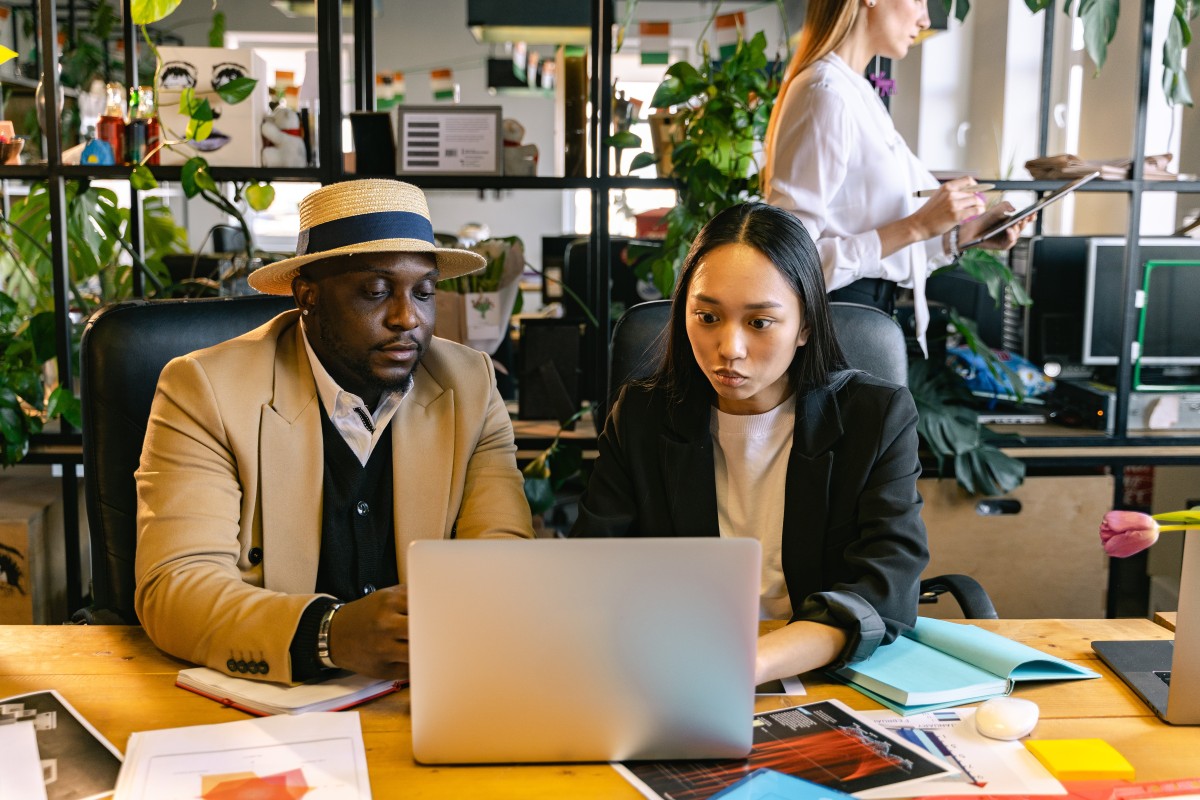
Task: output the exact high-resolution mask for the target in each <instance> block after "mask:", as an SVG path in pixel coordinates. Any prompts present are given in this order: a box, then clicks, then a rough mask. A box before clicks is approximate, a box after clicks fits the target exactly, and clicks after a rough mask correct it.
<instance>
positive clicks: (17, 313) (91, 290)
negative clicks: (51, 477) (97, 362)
mask: <svg viewBox="0 0 1200 800" xmlns="http://www.w3.org/2000/svg"><path fill="white" fill-rule="evenodd" d="M66 188H67V192H66V208H67V215H66V230H67V241H66V249H67V263H68V265H69V270H70V272H69V275H68V282H67V290H68V293H69V298H68V302H69V304H70V309H69V313H70V315H71V319H72V320H73V323H74V324H73V325H72V353H73V354H74V353H75V352H77V350H78V343H79V337H80V335H81V334H82V329H83V323H84V321H85V320H86V319H87V317H88V316H89V315H90V314H91V312H92V311H94V310H95V309H97V308H99V307H100V306H101V305H103V304H104V303H108V302H113V301H116V300H121V299H125V298H127V297H130V296H131V295H132V293H133V273H134V271H135V270H137V271H140V272H141V273H142V275H143V276H144V278H145V280H146V284H147V286H149V287H150V294H151V295H155V294H169V293H172V292H173V291H174V290H175V288H176V287H173V286H172V285H171V283H170V278H169V273H168V271H167V268H166V266H165V264H164V263H163V260H162V257H163V256H164V255H165V254H167V253H173V252H182V251H183V249H184V247H185V244H186V239H187V237H186V233H185V231H184V230H183V229H182V228H180V227H179V226H177V225H176V224H175V220H174V218H173V217H172V216H171V212H170V210H169V209H168V208H167V207H166V205H165V204H163V203H162V202H161V201H160V200H158V199H156V198H147V199H146V200H145V201H144V206H143V207H144V214H143V236H144V241H145V249H144V254H143V256H142V257H138V256H137V254H136V253H134V252H133V251H132V248H131V246H130V245H129V243H128V240H129V218H130V212H129V209H126V208H121V207H120V205H119V204H118V200H117V196H116V194H115V193H114V192H113V191H112V190H110V189H101V188H98V187H95V186H92V185H90V184H87V183H84V182H75V181H72V182H69V183H67V184H66ZM50 237H51V220H50V200H49V191H48V188H47V185H46V184H45V183H44V182H39V183H35V184H33V185H32V186H31V187H30V190H29V194H28V195H26V196H25V197H24V198H21V199H18V200H15V201H14V202H13V203H12V205H11V208H10V210H9V213H8V214H7V215H0V286H4V287H5V288H6V289H7V291H6V292H0V360H2V362H3V363H2V364H0V466H8V465H11V464H14V463H16V462H17V461H20V460H21V459H22V458H23V457H24V455H25V453H26V452H27V451H28V448H29V437H30V436H32V435H34V434H37V433H39V432H40V431H41V430H42V428H43V426H44V425H45V423H46V422H48V421H49V420H51V419H53V418H55V417H57V416H60V415H61V416H63V417H65V418H66V419H67V420H68V421H69V422H70V423H71V424H73V425H76V426H78V425H79V424H80V419H79V410H78V408H79V405H78V400H77V399H76V397H75V396H74V394H73V393H72V392H71V390H70V388H69V387H65V386H61V385H59V384H57V381H56V378H55V376H54V374H53V371H52V370H49V369H48V365H49V364H51V363H52V362H53V359H54V357H55V355H56V354H55V336H54V326H55V314H54V295H53V283H54V268H53V261H52V259H51V256H50Z"/></svg>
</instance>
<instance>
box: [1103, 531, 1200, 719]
mask: <svg viewBox="0 0 1200 800" xmlns="http://www.w3.org/2000/svg"><path fill="white" fill-rule="evenodd" d="M1186 535H1187V539H1186V540H1185V543H1184V549H1183V570H1182V573H1181V575H1180V578H1179V615H1178V617H1177V619H1176V621H1175V641H1174V642H1171V641H1165V640H1160V641H1155V640H1148V641H1126V642H1092V649H1093V650H1095V651H1096V654H1097V655H1098V656H1100V658H1101V660H1103V661H1104V663H1105V664H1107V665H1108V667H1109V668H1110V669H1111V670H1112V671H1113V672H1115V673H1116V674H1117V677H1119V678H1120V679H1121V680H1123V681H1125V683H1127V684H1128V685H1129V688H1131V689H1133V691H1135V692H1136V693H1137V695H1138V696H1139V697H1141V698H1142V700H1143V701H1145V703H1146V704H1147V705H1148V706H1150V707H1151V708H1152V709H1154V713H1155V714H1157V715H1158V716H1159V717H1161V718H1162V719H1164V720H1165V721H1167V722H1170V723H1172V724H1175V725H1200V533H1197V532H1195V531H1188V532H1187V534H1186Z"/></svg>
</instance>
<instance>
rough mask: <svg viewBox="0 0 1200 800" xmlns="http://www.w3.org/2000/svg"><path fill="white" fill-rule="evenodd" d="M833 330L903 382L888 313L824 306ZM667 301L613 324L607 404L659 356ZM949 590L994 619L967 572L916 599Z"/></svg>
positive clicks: (868, 367) (974, 611)
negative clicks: (827, 309)
mask: <svg viewBox="0 0 1200 800" xmlns="http://www.w3.org/2000/svg"><path fill="white" fill-rule="evenodd" d="M829 309H830V313H831V314H832V316H833V328H834V331H835V332H836V333H837V337H838V343H839V344H840V345H841V346H842V353H843V354H844V355H845V356H846V363H847V364H849V365H850V366H851V367H854V368H855V369H861V370H863V371H864V372H869V373H870V374H872V375H874V376H875V377H877V378H882V379H883V380H887V381H891V382H892V383H899V384H901V385H907V384H908V351H907V349H906V348H905V343H904V331H903V330H902V329H901V328H900V325H899V324H898V323H897V322H896V321H895V320H894V319H892V318H891V317H890V316H888V315H887V314H885V313H884V312H882V311H880V310H879V309H877V308H873V307H871V306H863V305H859V304H857V303H840V302H833V303H830V304H829ZM670 316H671V301H670V300H653V301H651V302H649V303H640V304H639V305H636V306H633V307H631V308H630V309H629V310H628V311H626V312H625V313H624V314H622V315H621V318H620V319H618V320H617V322H616V324H615V325H614V326H613V333H612V343H611V347H610V348H609V372H608V374H609V384H608V386H609V393H608V394H609V403H610V404H611V403H612V401H613V400H615V399H616V394H617V391H618V390H619V389H620V388H621V387H622V386H623V385H624V384H626V383H627V382H629V381H631V380H637V379H640V378H646V377H649V376H650V375H651V374H653V372H654V370H655V368H656V367H657V366H658V363H659V360H660V358H661V357H662V352H663V348H664V347H665V342H666V336H665V334H666V329H667V322H668V320H669V319H670ZM947 593H948V594H950V596H951V597H953V598H954V599H955V600H956V601H958V605H959V608H961V609H962V612H963V615H964V616H966V617H967V618H968V619H997V614H996V608H995V606H993V605H992V600H991V598H990V597H988V594H987V592H986V591H985V590H984V588H983V587H982V586H981V585H980V584H979V582H978V581H976V580H975V579H974V578H972V577H970V576H969V575H939V576H937V577H934V578H926V579H924V580H922V581H921V595H920V602H921V603H936V602H937V601H938V598H939V597H940V596H941V595H942V594H947Z"/></svg>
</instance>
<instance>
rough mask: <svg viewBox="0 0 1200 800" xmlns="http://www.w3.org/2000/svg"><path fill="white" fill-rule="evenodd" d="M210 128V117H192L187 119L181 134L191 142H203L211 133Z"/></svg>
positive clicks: (211, 125) (211, 128)
mask: <svg viewBox="0 0 1200 800" xmlns="http://www.w3.org/2000/svg"><path fill="white" fill-rule="evenodd" d="M205 102H208V101H205ZM212 130H213V124H212V120H211V119H197V118H195V117H192V118H191V119H189V120H188V124H187V128H186V129H185V130H184V133H183V135H184V136H186V137H187V138H188V139H190V140H192V141H193V142H203V141H204V140H205V139H207V138H208V137H209V136H211V135H212Z"/></svg>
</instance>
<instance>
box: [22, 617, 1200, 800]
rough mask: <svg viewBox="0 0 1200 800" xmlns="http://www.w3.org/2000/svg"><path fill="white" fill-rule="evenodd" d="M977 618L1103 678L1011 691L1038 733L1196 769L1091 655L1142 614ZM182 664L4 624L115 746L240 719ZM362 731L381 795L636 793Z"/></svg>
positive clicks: (379, 724) (619, 785)
mask: <svg viewBox="0 0 1200 800" xmlns="http://www.w3.org/2000/svg"><path fill="white" fill-rule="evenodd" d="M977 624H978V625H979V626H980V627H983V628H987V629H989V630H993V631H996V632H997V633H1002V634H1004V635H1006V636H1009V637H1011V638H1013V639H1016V640H1017V641H1020V642H1024V643H1025V644H1028V645H1031V646H1033V647H1037V648H1039V649H1041V650H1043V651H1045V652H1048V653H1052V654H1054V655H1057V656H1060V657H1062V658H1066V659H1069V660H1071V661H1076V662H1079V663H1082V664H1084V665H1085V666H1088V667H1091V668H1092V669H1095V670H1097V671H1099V672H1101V673H1102V674H1103V675H1104V677H1103V678H1101V679H1100V680H1087V681H1066V682H1062V683H1051V684H1032V685H1026V686H1023V687H1020V688H1018V689H1017V694H1018V695H1020V696H1021V697H1027V698H1029V699H1031V700H1034V701H1036V702H1037V703H1038V704H1039V705H1040V706H1041V714H1042V721H1041V722H1040V723H1039V724H1038V727H1037V730H1036V732H1035V735H1036V736H1038V737H1041V738H1067V737H1101V738H1104V739H1107V740H1108V741H1109V742H1110V743H1112V745H1113V746H1114V747H1116V748H1117V749H1118V750H1120V751H1121V752H1122V753H1123V754H1124V755H1125V756H1126V758H1128V759H1129V760H1130V761H1131V762H1132V763H1133V765H1134V766H1135V767H1136V768H1137V777H1138V779H1139V780H1155V779H1166V778H1183V777H1194V776H1196V775H1198V774H1200V727H1193V728H1174V727H1171V726H1169V725H1167V724H1165V723H1163V722H1160V721H1159V720H1158V719H1157V718H1156V717H1154V715H1153V714H1152V712H1151V711H1150V710H1149V709H1148V708H1147V707H1146V706H1144V705H1142V703H1141V701H1139V700H1138V698H1137V696H1136V695H1134V694H1133V693H1132V692H1130V691H1129V690H1128V689H1127V688H1125V684H1123V683H1121V681H1120V680H1119V679H1117V678H1115V677H1113V676H1112V674H1111V673H1109V672H1108V671H1107V669H1106V668H1105V667H1104V665H1103V664H1102V663H1101V662H1100V661H1099V660H1098V659H1096V658H1095V657H1094V655H1093V653H1092V651H1091V648H1090V646H1089V643H1090V642H1091V641H1092V639H1105V638H1113V639H1138V638H1141V639H1167V638H1170V632H1168V631H1167V630H1166V629H1165V628H1163V627H1161V626H1159V625H1155V624H1154V623H1153V622H1151V621H1149V620H1145V619H1129V620H1082V621H1080V620H1027V621H1026V620H988V621H979V622H978V623H977ZM182 666H184V664H183V663H182V662H180V661H177V660H175V659H173V658H170V657H167V656H165V655H163V654H162V653H160V652H159V651H158V649H157V648H155V647H154V645H153V644H151V643H150V641H149V640H148V639H147V638H146V635H145V634H144V633H143V631H142V630H141V629H140V628H131V627H74V626H15V625H10V626H0V697H9V696H11V695H16V694H22V693H25V692H32V691H38V690H42V689H58V691H59V692H60V693H61V694H62V695H63V696H64V697H65V698H66V699H67V700H68V701H69V702H70V703H71V704H72V705H74V706H75V708H76V709H78V710H79V712H80V713H81V714H83V715H84V716H85V717H86V718H87V719H88V720H89V721H90V722H91V723H92V724H93V725H95V727H96V728H97V729H98V730H100V732H101V733H103V734H104V735H105V736H107V737H108V738H109V740H110V741H112V743H113V744H114V745H116V747H118V748H119V749H121V750H122V751H123V750H124V749H125V746H126V743H127V741H128V739H129V734H131V733H132V732H134V731H135V730H150V729H155V728H168V727H176V726H182V725H200V724H207V723H215V722H232V721H235V720H241V719H247V715H246V714H243V713H242V712H240V711H236V710H234V709H230V708H226V707H223V706H220V705H218V704H216V703H214V702H212V701H211V700H207V699H205V698H203V697H200V696H199V695H195V694H192V693H191V692H186V691H183V690H182V689H177V688H176V687H175V685H174V683H175V674H176V672H177V671H178V670H179V669H180V667H182ZM804 683H805V685H806V686H807V687H808V691H809V694H808V697H805V698H790V699H789V698H778V697H763V698H760V699H759V702H758V710H760V711H765V710H767V709H770V708H778V707H780V706H786V705H797V704H799V703H803V702H811V701H813V700H818V699H826V698H831V697H832V698H837V699H839V700H842V701H844V702H845V703H846V704H847V705H849V706H851V707H852V708H857V709H872V708H879V706H878V705H876V704H875V703H874V702H872V701H871V700H868V699H867V698H866V697H864V696H863V695H861V694H859V693H858V692H856V691H854V690H853V689H850V688H848V687H846V686H842V685H838V684H832V683H830V682H829V681H828V680H826V679H824V678H823V677H822V676H820V675H819V674H816V673H813V674H809V675H806V676H804ZM358 710H359V713H360V714H361V717H362V726H363V738H364V740H365V744H366V749H367V762H368V765H369V767H370V771H371V788H372V791H373V794H374V796H375V797H377V798H381V799H382V798H391V797H405V798H411V799H412V800H420V799H421V798H462V797H471V798H482V799H484V800H486V799H487V798H514V800H515V799H516V798H521V800H536V799H537V798H545V799H546V800H560V799H561V798H564V797H570V798H579V800H591V799H593V798H594V799H595V800H621V798H628V799H629V800H635V799H636V798H638V797H640V795H639V794H638V793H637V792H635V791H634V790H633V789H632V788H631V787H630V786H629V785H628V784H627V783H626V782H625V781H624V780H623V779H622V778H620V777H619V776H618V775H617V774H616V773H615V772H614V771H613V770H612V769H611V768H610V767H609V766H607V765H606V764H566V765H537V766H479V767H456V768H447V767H423V766H420V765H419V764H416V763H414V762H413V760H412V740H411V734H410V730H409V720H408V692H407V691H404V692H398V693H396V694H393V695H389V696H387V697H383V698H380V699H379V700H376V701H374V702H371V703H368V704H367V705H364V706H361V707H360V708H359V709H358Z"/></svg>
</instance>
